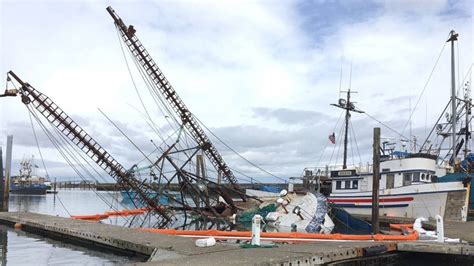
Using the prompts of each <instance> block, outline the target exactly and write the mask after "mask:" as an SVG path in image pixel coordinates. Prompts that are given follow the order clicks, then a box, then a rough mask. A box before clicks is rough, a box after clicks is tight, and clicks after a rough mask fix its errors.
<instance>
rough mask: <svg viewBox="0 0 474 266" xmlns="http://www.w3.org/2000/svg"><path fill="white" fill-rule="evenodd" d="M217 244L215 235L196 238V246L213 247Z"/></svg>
mask: <svg viewBox="0 0 474 266" xmlns="http://www.w3.org/2000/svg"><path fill="white" fill-rule="evenodd" d="M215 244H216V239H215V238H214V237H209V238H203V239H198V240H196V246H198V247H200V248H205V247H212V246H214V245H215Z"/></svg>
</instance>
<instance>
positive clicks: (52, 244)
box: [0, 225, 144, 265]
mask: <svg viewBox="0 0 474 266" xmlns="http://www.w3.org/2000/svg"><path fill="white" fill-rule="evenodd" d="M0 246H1V251H2V252H1V261H2V265H7V264H8V265H71V264H92V265H104V264H106V265H115V264H119V265H122V264H126V263H133V262H140V261H143V259H144V258H140V257H126V256H117V254H113V253H110V252H108V251H106V250H100V251H98V250H91V249H88V248H85V247H81V246H76V245H72V244H68V243H64V242H60V241H56V240H53V239H50V238H46V237H42V236H39V235H36V234H30V233H27V232H24V231H19V230H13V229H11V228H9V227H6V226H3V225H0Z"/></svg>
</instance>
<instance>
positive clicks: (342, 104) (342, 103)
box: [331, 89, 364, 169]
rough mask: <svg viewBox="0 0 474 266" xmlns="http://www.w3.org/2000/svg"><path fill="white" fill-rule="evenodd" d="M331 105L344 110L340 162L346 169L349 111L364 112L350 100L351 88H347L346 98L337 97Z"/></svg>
mask: <svg viewBox="0 0 474 266" xmlns="http://www.w3.org/2000/svg"><path fill="white" fill-rule="evenodd" d="M331 105H333V106H336V107H339V108H341V109H344V110H346V118H345V124H344V127H345V128H344V158H343V163H342V169H347V142H348V137H349V136H348V132H349V120H350V119H351V112H356V113H364V112H363V111H361V110H358V109H356V108H355V106H354V103H353V102H351V89H349V90H347V98H346V100H344V99H342V98H341V99H339V102H338V103H337V104H331Z"/></svg>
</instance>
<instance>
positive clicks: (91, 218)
mask: <svg viewBox="0 0 474 266" xmlns="http://www.w3.org/2000/svg"><path fill="white" fill-rule="evenodd" d="M147 211H149V209H147V208H141V209H133V210H123V211H108V212H105V213H104V214H95V215H74V216H71V219H74V220H83V221H89V222H98V221H101V220H104V219H107V218H109V217H116V216H133V215H141V214H144V213H145V212H147Z"/></svg>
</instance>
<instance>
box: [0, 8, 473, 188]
mask: <svg viewBox="0 0 474 266" xmlns="http://www.w3.org/2000/svg"><path fill="white" fill-rule="evenodd" d="M108 5H112V6H113V7H114V9H115V10H116V12H117V13H118V14H119V15H120V16H121V17H122V18H123V20H124V21H125V23H126V24H133V25H134V26H135V28H136V29H137V33H136V35H137V36H138V37H139V38H140V40H141V41H142V43H143V44H144V45H145V47H146V48H147V49H148V50H149V52H150V54H151V55H152V57H153V58H154V59H155V61H156V62H157V63H158V65H159V67H160V68H161V69H162V71H163V72H164V74H165V75H166V77H167V78H168V79H169V81H170V82H171V83H172V84H173V86H174V88H175V89H176V91H177V92H178V94H179V95H180V96H181V98H182V99H183V101H184V102H185V103H186V105H187V106H188V108H189V109H190V110H191V112H192V113H193V114H194V115H195V116H197V117H198V118H199V119H200V120H201V121H202V122H203V123H204V124H206V126H207V127H209V128H211V130H212V131H213V132H214V133H215V134H217V135H218V136H219V137H220V138H221V139H222V140H224V141H225V142H226V143H227V144H228V145H230V146H231V147H232V148H234V149H235V150H236V151H238V152H239V153H240V154H242V155H243V156H245V157H246V158H248V159H249V160H251V161H252V162H254V163H255V164H257V165H259V166H261V167H263V168H264V169H266V170H268V171H269V172H271V173H273V174H275V175H277V176H280V177H282V178H287V177H289V176H299V175H301V174H302V171H303V168H304V167H307V166H324V165H325V164H327V163H330V164H336V163H337V164H340V163H341V162H342V159H341V154H342V151H339V153H338V151H337V150H338V149H337V147H338V146H339V143H340V142H341V141H342V138H341V135H340V126H337V127H335V126H336V121H338V118H339V117H340V115H341V110H339V109H337V108H335V107H333V106H330V104H331V103H336V102H337V100H338V99H339V97H340V94H339V89H340V83H342V85H341V87H342V89H343V90H346V89H347V88H348V87H349V86H350V87H351V88H352V89H353V90H356V91H357V92H358V93H357V94H353V98H354V101H356V102H357V103H356V105H357V106H358V108H359V109H362V110H364V111H366V112H367V113H368V114H370V115H371V116H374V117H376V118H377V119H378V120H380V121H383V122H384V123H386V124H388V125H390V126H391V127H393V128H395V129H396V130H397V131H400V132H403V134H404V135H406V136H408V128H405V125H406V123H407V120H408V117H409V106H410V99H411V106H412V107H414V105H415V103H416V102H417V100H418V97H419V96H420V93H421V91H422V89H423V86H424V84H425V83H426V82H427V80H428V77H429V74H430V72H431V69H432V67H433V66H434V64H435V62H436V59H437V57H438V55H439V53H440V51H441V50H442V48H443V46H444V45H445V42H446V40H447V37H448V34H449V31H450V30H451V29H454V30H456V31H457V32H458V33H459V42H458V44H457V46H456V51H458V52H459V55H458V56H457V57H458V58H457V59H459V61H458V64H459V69H458V70H459V74H460V76H462V77H464V76H465V75H466V73H467V71H468V70H469V68H470V67H471V65H472V62H473V54H472V49H473V40H472V36H473V21H472V8H473V7H472V2H471V1H468V0H466V1H442V0H430V1H427V0H422V1H421V0H417V1H414V0H413V1H410V0H401V1H143V2H141V1H117V2H115V1H8V0H7V1H5V0H3V1H0V10H1V11H0V18H1V25H0V30H1V43H0V45H1V46H0V51H1V57H0V58H1V60H0V69H1V72H2V73H6V72H7V71H8V70H13V71H14V72H16V74H18V75H19V76H20V77H21V78H22V79H23V80H24V81H27V82H29V83H30V84H32V85H33V86H34V87H35V88H36V89H38V90H40V91H41V92H43V93H45V94H46V95H48V96H49V97H50V98H51V99H53V101H55V102H56V103H57V104H58V105H59V106H60V107H61V108H63V109H64V110H65V111H66V112H67V113H68V114H70V116H72V117H73V118H74V119H75V120H76V121H77V122H78V123H79V124H80V125H82V126H83V127H84V128H85V129H86V130H87V131H88V132H89V133H90V135H92V136H93V137H94V138H96V139H97V140H98V142H99V143H101V144H102V145H103V146H104V147H105V148H106V149H107V150H108V151H109V152H110V153H111V154H112V155H113V156H115V157H116V158H117V159H118V161H120V162H121V163H122V164H123V165H124V166H126V167H130V166H131V165H133V164H134V163H136V162H137V161H138V160H140V158H141V155H140V153H139V152H138V151H137V150H136V149H134V148H133V147H132V146H131V145H130V143H129V142H128V141H126V140H125V138H123V137H122V136H121V135H120V134H119V133H118V132H117V130H116V129H115V128H114V127H113V126H112V125H111V124H110V123H109V122H107V121H106V119H105V118H104V117H103V116H102V115H101V114H100V113H99V111H98V108H100V109H101V110H103V111H104V112H105V113H107V114H108V115H109V116H110V117H111V118H112V119H113V120H114V121H119V122H120V126H121V127H122V129H123V130H124V131H125V132H126V133H127V135H129V136H130V137H131V138H132V139H133V140H134V141H136V142H137V143H138V144H139V145H140V147H141V148H142V149H143V150H145V151H149V150H150V149H152V146H151V143H150V142H149V139H150V138H151V139H155V140H158V137H157V136H152V134H150V132H149V131H150V129H149V127H147V125H146V122H145V121H144V120H143V115H142V114H140V113H139V111H137V109H140V104H139V99H138V97H137V96H136V93H135V91H134V89H133V84H132V80H131V78H130V75H129V72H128V71H127V67H126V64H125V61H124V58H123V55H122V52H121V49H120V44H119V41H118V38H117V33H116V30H115V27H114V25H113V21H112V19H111V17H110V16H109V15H108V14H107V12H106V10H105V8H106V7H107V6H108ZM449 51H450V49H449V46H448V45H446V47H445V48H444V51H443V53H442V55H441V59H440V61H439V64H438V67H437V68H436V69H435V71H434V73H433V77H432V79H431V81H430V83H429V85H428V87H427V89H426V92H425V93H424V96H423V97H422V98H421V100H420V102H419V104H418V106H417V110H416V112H415V113H414V116H413V121H412V125H413V126H412V127H413V134H414V135H417V136H418V138H419V139H423V138H424V137H425V134H426V131H427V130H429V129H430V127H431V126H432V125H433V123H434V122H435V121H436V119H437V117H438V115H439V114H440V113H441V111H442V109H443V108H444V106H445V104H446V103H447V101H448V97H449V93H450V75H449V74H450V71H449V67H450V65H449V63H450V61H449V60H450V54H449ZM351 64H352V78H350V75H349V73H350V69H351V67H350V66H351ZM341 68H342V80H341V79H340V73H341ZM132 73H133V72H132ZM135 74H136V73H135ZM134 78H135V80H136V81H137V86H138V87H139V88H140V89H143V87H144V86H145V85H144V84H143V83H140V82H138V81H139V76H138V75H135V76H134ZM2 80H5V79H2ZM341 81H342V82H341ZM458 82H459V83H460V80H458ZM2 86H3V87H4V86H5V85H2ZM2 90H3V89H2ZM151 111H153V112H152V114H153V119H154V120H155V121H156V122H157V123H158V124H162V122H164V120H165V118H164V117H163V115H162V114H161V113H159V112H158V110H157V109H152V110H151ZM352 118H353V119H352V124H353V131H354V134H355V136H356V139H354V138H352V140H351V141H350V143H352V145H350V146H351V147H352V149H351V150H350V151H349V155H350V158H349V163H355V164H359V162H361V163H363V164H365V163H367V162H369V161H370V160H371V142H372V130H373V127H375V126H380V125H379V124H378V123H377V122H375V121H374V120H372V119H371V118H369V117H368V116H366V115H364V114H354V115H353V117H352ZM160 121H161V122H160ZM339 125H340V123H339ZM36 130H37V133H38V137H39V142H40V145H41V147H42V148H41V149H42V151H43V155H44V157H45V160H46V164H47V167H48V170H49V174H50V175H51V176H57V177H60V178H77V177H75V174H74V172H73V171H72V170H71V169H70V168H68V167H67V166H66V164H65V162H64V160H63V159H62V158H61V157H60V156H59V155H58V153H57V152H56V151H55V150H54V149H53V148H52V145H51V143H49V142H48V140H47V138H46V137H45V136H44V134H42V133H41V131H40V129H39V128H38V127H37V128H36ZM333 132H335V134H336V142H337V144H336V145H332V144H328V135H329V134H331V133H333ZM8 134H12V135H14V155H13V157H14V171H17V169H18V162H19V160H21V159H22V158H24V157H30V156H31V155H34V156H35V157H36V158H38V156H39V155H38V150H37V148H36V142H35V140H34V137H33V133H32V129H31V126H30V121H29V116H28V112H27V109H26V108H25V106H24V105H23V104H22V103H21V101H20V99H19V98H1V99H0V145H1V146H3V147H5V142H6V136H7V135H8ZM382 135H383V136H385V137H394V140H396V139H399V138H400V137H398V136H396V135H395V134H394V133H393V132H391V131H389V130H388V129H386V128H384V127H382ZM213 140H214V141H215V139H213ZM356 140H357V146H358V148H359V152H358V151H357V149H356V148H355V147H356V144H355V142H356ZM216 145H217V146H218V148H219V150H220V151H221V153H222V154H223V157H224V159H225V160H226V162H227V163H228V164H229V165H230V167H232V168H234V169H237V170H239V171H242V172H244V173H246V174H248V175H250V176H254V177H256V178H258V179H259V180H262V181H268V180H274V179H270V178H268V174H266V173H263V172H261V171H259V170H257V169H255V168H254V167H252V166H251V165H249V164H248V163H246V162H244V161H243V160H241V159H239V157H238V156H237V155H235V154H234V153H232V152H230V151H229V150H228V149H227V148H225V147H223V146H222V145H220V144H217V143H216ZM334 148H336V149H334ZM359 153H360V157H359ZM332 154H333V155H332ZM337 154H339V156H336V155H337ZM331 155H332V159H331ZM352 155H353V156H352ZM336 157H337V158H338V159H336ZM330 159H331V160H330ZM41 171H42V170H41Z"/></svg>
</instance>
